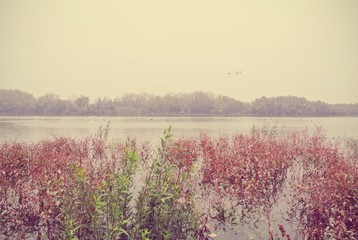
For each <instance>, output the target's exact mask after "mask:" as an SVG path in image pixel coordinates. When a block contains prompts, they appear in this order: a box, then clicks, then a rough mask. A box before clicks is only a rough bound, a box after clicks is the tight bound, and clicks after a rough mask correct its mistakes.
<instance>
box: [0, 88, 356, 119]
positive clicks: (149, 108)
mask: <svg viewBox="0 0 358 240" xmlns="http://www.w3.org/2000/svg"><path fill="white" fill-rule="evenodd" d="M0 115H1V116H358V103H356V104H328V103H324V102H321V101H308V100H307V99H305V98H303V97H295V96H281V97H269V98H267V97H261V98H258V99H256V100H254V101H252V102H250V103H247V102H241V101H239V100H236V99H234V98H230V97H227V96H222V95H215V94H213V93H208V92H192V93H170V94H166V95H165V96H156V95H150V94H146V93H142V94H134V93H128V94H124V95H123V96H121V97H118V98H114V99H110V98H106V97H104V98H98V99H96V100H94V101H93V102H92V101H91V100H90V98H89V97H88V96H80V97H76V98H74V99H71V100H63V99H61V98H60V97H59V96H57V95H55V94H52V93H50V94H46V95H44V96H41V97H38V98H35V97H34V96H33V95H32V94H30V93H27V92H23V91H20V90H7V89H0Z"/></svg>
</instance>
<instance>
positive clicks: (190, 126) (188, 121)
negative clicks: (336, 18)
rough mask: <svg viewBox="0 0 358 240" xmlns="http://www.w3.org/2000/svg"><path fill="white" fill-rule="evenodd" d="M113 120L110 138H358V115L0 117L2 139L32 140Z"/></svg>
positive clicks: (85, 132) (90, 129)
mask: <svg viewBox="0 0 358 240" xmlns="http://www.w3.org/2000/svg"><path fill="white" fill-rule="evenodd" d="M108 121H110V123H111V124H110V137H112V138H119V139H123V140H124V139H126V137H127V136H132V137H135V138H137V139H138V140H141V139H143V140H144V139H145V140H149V141H155V140H158V139H159V137H161V136H162V133H163V130H164V129H165V128H167V127H169V126H172V128H173V133H174V136H176V137H180V136H198V135H199V134H201V133H206V134H209V135H211V136H219V135H223V134H229V135H230V134H233V133H237V132H243V133H247V132H249V131H250V129H252V127H253V126H255V127H262V126H264V125H268V126H274V125H275V126H277V127H278V128H279V129H281V128H282V129H284V130H304V129H308V130H311V131H313V130H315V129H316V128H317V127H322V128H323V129H324V130H325V131H326V133H327V135H328V136H329V137H333V138H335V137H358V118H357V117H349V118H254V117H195V118H194V117H16V118H15V117H1V118H0V142H6V141H17V142H32V141H37V140H40V139H44V138H53V137H58V136H66V137H75V138H78V137H85V136H89V135H94V134H95V133H96V132H97V130H98V128H99V127H100V126H105V125H106V124H107V123H108Z"/></svg>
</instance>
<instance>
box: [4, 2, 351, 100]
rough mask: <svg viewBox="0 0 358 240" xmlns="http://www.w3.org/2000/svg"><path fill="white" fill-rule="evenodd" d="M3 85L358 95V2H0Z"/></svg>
mask: <svg viewBox="0 0 358 240" xmlns="http://www.w3.org/2000/svg"><path fill="white" fill-rule="evenodd" d="M240 71H241V73H239V72H240ZM229 72H230V73H231V74H230V75H229V74H228V73H229ZM236 72H238V74H236ZM0 88H5V89H14V88H15V89H21V90H23V91H27V92H30V93H33V94H34V95H35V96H36V97H38V96H41V95H44V94H45V93H49V92H53V93H56V94H58V95H59V96H60V97H61V98H66V99H67V98H70V97H71V96H73V95H76V96H79V95H82V94H84V95H88V96H90V97H91V98H92V99H94V98H97V97H103V96H107V97H110V98H113V97H116V96H121V95H122V94H123V93H126V92H131V93H142V92H147V93H153V94H158V95H164V94H166V93H169V92H192V91H197V90H201V91H210V92H213V93H215V94H223V95H227V96H231V97H234V98H236V99H239V100H242V101H251V100H254V99H255V98H258V97H261V96H267V97H270V96H281V95H295V96H302V97H306V98H307V99H309V100H323V101H326V102H328V103H352V102H358V1H357V0H296V1H293V0H261V1H256V0H232V1H226V0H201V1H199V0H178V1H176V0H163V1H156V0H151V1H148V0H143V1H136V0H126V1H125V0H117V1H108V0H101V1H99V0H98V1H92V0H82V1H80V0H61V1H60V0H58V1H51V0H31V1H27V0H26V1H25V0H0Z"/></svg>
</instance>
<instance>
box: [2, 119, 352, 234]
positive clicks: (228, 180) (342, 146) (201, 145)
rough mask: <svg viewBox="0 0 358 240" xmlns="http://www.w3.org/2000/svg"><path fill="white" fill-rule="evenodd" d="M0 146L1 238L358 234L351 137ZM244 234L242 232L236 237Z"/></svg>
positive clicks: (270, 135) (269, 135)
mask: <svg viewBox="0 0 358 240" xmlns="http://www.w3.org/2000/svg"><path fill="white" fill-rule="evenodd" d="M170 130H171V129H170V128H169V129H167V130H165V131H164V136H163V137H162V138H161V139H160V143H159V146H158V147H157V148H156V149H155V148H154V147H151V146H149V144H148V143H146V142H144V143H142V144H139V143H138V142H136V140H135V139H128V140H127V141H126V142H120V141H118V140H113V139H112V140H109V139H108V126H107V128H104V129H100V131H99V132H98V134H97V135H96V136H94V137H88V138H83V139H72V138H64V137H59V138H56V139H53V140H42V141H40V142H37V143H32V144H23V143H16V142H13V143H4V144H2V145H0V186H1V188H0V238H1V236H4V237H12V238H15V237H17V238H19V239H26V238H30V237H32V238H37V239H209V238H214V237H216V236H217V238H218V239H220V236H221V234H223V233H224V232H225V231H233V232H235V229H239V227H240V226H243V225H246V226H250V228H252V229H256V227H258V228H257V229H256V232H260V234H259V237H261V238H266V239H295V238H297V239H357V238H358V231H357V229H358V220H357V217H356V216H358V168H357V167H358V164H357V156H358V147H357V146H358V145H357V141H356V140H355V139H350V140H348V141H335V142H333V141H332V140H329V139H327V138H325V135H324V134H322V133H321V132H319V131H317V132H315V133H313V134H309V133H308V132H306V131H301V132H279V131H278V130H277V128H272V129H270V128H265V127H264V128H261V129H257V128H256V129H255V128H254V129H252V131H251V133H250V134H241V133H237V134H234V135H232V136H221V137H210V136H208V135H200V136H197V137H195V138H179V139H176V138H173V137H172V134H171V131H170ZM238 234H241V235H240V236H242V237H248V235H242V233H238Z"/></svg>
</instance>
